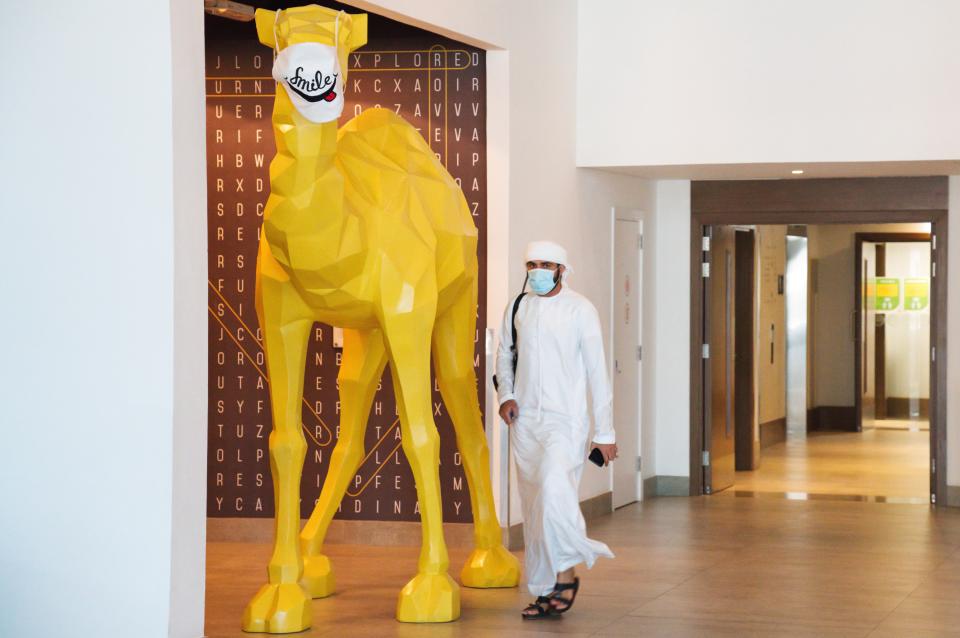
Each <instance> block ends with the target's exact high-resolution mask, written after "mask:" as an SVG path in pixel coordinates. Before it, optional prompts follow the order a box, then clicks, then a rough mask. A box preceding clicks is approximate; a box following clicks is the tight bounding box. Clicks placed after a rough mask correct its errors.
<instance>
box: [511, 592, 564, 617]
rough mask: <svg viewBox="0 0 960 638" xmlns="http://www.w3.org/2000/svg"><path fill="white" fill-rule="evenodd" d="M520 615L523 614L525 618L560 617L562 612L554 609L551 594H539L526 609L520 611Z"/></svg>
mask: <svg viewBox="0 0 960 638" xmlns="http://www.w3.org/2000/svg"><path fill="white" fill-rule="evenodd" d="M551 595H552V594H551ZM520 615H521V616H523V619H524V620H537V619H540V618H559V617H560V614H558V613H557V612H555V611H554V610H553V604H552V603H551V601H550V597H549V596H537V599H536V600H535V601H534V602H532V603H530V604H529V605H527V607H526V609H524V610H523V611H521V612H520Z"/></svg>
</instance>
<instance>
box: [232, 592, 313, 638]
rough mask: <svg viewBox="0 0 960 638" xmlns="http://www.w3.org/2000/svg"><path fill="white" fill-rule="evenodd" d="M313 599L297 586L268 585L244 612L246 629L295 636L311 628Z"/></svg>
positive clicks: (244, 627)
mask: <svg viewBox="0 0 960 638" xmlns="http://www.w3.org/2000/svg"><path fill="white" fill-rule="evenodd" d="M310 622H311V613H310V598H309V597H308V596H307V594H306V592H305V591H303V588H302V587H300V585H299V584H297V583H283V584H280V585H271V584H267V585H264V586H263V587H261V588H260V591H258V592H257V595H256V596H254V597H253V600H251V601H250V602H249V603H248V604H247V608H246V609H244V610H243V625H242V627H243V630H244V631H251V632H261V633H268V634H291V633H294V632H297V631H304V630H305V629H309V628H310Z"/></svg>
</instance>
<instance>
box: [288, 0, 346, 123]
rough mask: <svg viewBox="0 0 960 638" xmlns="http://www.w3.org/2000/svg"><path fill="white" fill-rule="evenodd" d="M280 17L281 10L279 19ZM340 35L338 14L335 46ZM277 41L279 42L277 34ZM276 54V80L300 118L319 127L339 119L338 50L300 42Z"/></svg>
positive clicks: (340, 87) (339, 74) (340, 76)
mask: <svg viewBox="0 0 960 638" xmlns="http://www.w3.org/2000/svg"><path fill="white" fill-rule="evenodd" d="M279 15H280V11H279V10H278V11H277V16H278V19H279ZM274 25H276V22H275V23H274ZM274 29H276V26H274ZM339 35H340V15H339V14H337V20H336V22H335V24H334V29H333V41H334V43H336V42H337V38H338V37H339ZM274 40H275V41H279V40H278V39H277V34H276V32H274ZM274 52H275V57H274V59H273V79H274V80H276V81H277V83H278V84H279V85H280V86H282V87H283V89H284V90H285V91H286V92H287V95H288V96H289V97H290V101H291V102H293V106H294V108H296V109H297V111H298V112H299V113H300V115H302V116H303V117H305V118H307V119H308V120H310V121H311V122H315V123H317V124H322V123H324V122H332V121H334V120H336V119H337V118H339V117H340V114H341V113H343V73H342V72H341V70H340V58H339V56H337V47H335V46H330V45H329V44H320V43H319V42H301V43H299V44H291V45H290V46H288V47H287V48H286V49H284V50H283V51H280V52H279V53H277V52H276V50H274Z"/></svg>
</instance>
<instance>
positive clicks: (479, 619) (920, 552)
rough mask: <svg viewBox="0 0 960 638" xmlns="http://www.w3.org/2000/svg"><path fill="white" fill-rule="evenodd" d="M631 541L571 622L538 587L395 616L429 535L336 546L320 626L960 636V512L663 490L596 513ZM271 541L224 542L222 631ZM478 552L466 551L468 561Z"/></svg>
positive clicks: (358, 632) (386, 630) (218, 552)
mask: <svg viewBox="0 0 960 638" xmlns="http://www.w3.org/2000/svg"><path fill="white" fill-rule="evenodd" d="M590 527H591V535H592V536H595V537H596V538H599V539H601V540H603V541H605V542H607V543H608V544H609V545H610V547H611V548H612V549H613V550H614V552H615V553H616V554H617V558H616V559H614V560H601V562H599V563H598V564H597V566H595V567H594V569H593V570H591V571H582V572H581V576H582V580H583V585H582V590H581V593H580V596H579V598H578V599H577V603H576V606H575V607H574V610H573V611H572V612H570V614H568V615H566V616H564V617H563V618H561V619H559V620H551V621H523V620H521V619H520V617H519V610H520V608H521V607H522V606H523V605H524V604H526V603H527V602H529V601H528V599H529V596H527V595H526V594H524V593H522V592H521V591H518V590H516V589H514V590H470V589H466V588H462V589H461V592H462V617H461V619H460V620H459V621H458V622H455V623H449V624H444V625H405V624H401V623H398V622H396V621H395V620H394V619H393V612H394V605H395V600H396V594H397V592H398V590H399V589H400V587H401V586H402V585H403V584H404V582H405V581H406V579H407V578H409V577H410V576H411V575H412V571H413V570H414V568H415V565H416V555H417V548H415V547H400V548H388V547H357V546H348V545H334V546H330V548H329V551H330V554H331V556H332V558H333V561H334V565H335V567H336V569H337V578H338V583H339V591H338V593H337V594H336V595H334V596H333V597H331V598H327V599H324V600H316V601H314V602H313V610H314V627H313V629H312V630H310V631H309V632H306V633H304V634H301V635H307V636H311V637H312V636H330V637H333V636H338V637H339V636H377V637H384V638H385V637H388V636H401V637H408V636H409V637H413V636H416V637H420V636H426V637H448V636H478V637H488V636H489V637H495V638H509V637H511V636H521V637H533V636H537V635H540V636H546V635H554V634H567V635H571V636H697V637H702V636H738V637H739V636H752V637H755V636H771V637H773V636H776V637H785V636H811V637H813V636H816V637H828V638H830V637H841V636H851V637H853V636H874V637H882V636H890V637H910V638H927V637H932V636H960V511H957V510H953V509H951V510H933V509H931V508H929V507H928V506H926V505H900V504H889V503H873V502H851V501H834V500H809V501H794V500H788V499H782V498H741V497H736V496H735V495H734V493H733V492H731V493H727V494H719V495H715V496H712V497H701V498H660V499H652V500H650V501H647V502H646V503H644V504H642V505H632V506H629V507H626V508H623V509H621V510H618V511H617V512H615V513H614V514H612V515H609V516H605V517H602V518H600V519H596V520H595V521H592V522H591V526H590ZM268 554H269V548H268V547H267V546H265V545H249V544H233V543H214V544H210V545H208V570H207V571H208V574H207V634H208V635H209V636H211V637H214V638H222V637H228V636H242V635H246V634H243V633H242V632H241V631H240V630H239V624H240V615H241V612H242V610H243V606H244V603H245V602H246V600H247V599H248V597H249V596H250V595H252V594H253V593H254V592H255V591H256V590H257V588H258V587H259V585H260V584H261V579H262V578H263V576H264V574H265V562H266V560H267V558H268ZM464 557H465V551H464V550H456V551H453V552H452V557H451V558H452V560H453V561H454V563H453V564H454V565H457V566H459V564H460V563H461V562H462V561H463V559H464Z"/></svg>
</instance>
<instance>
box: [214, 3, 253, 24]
mask: <svg viewBox="0 0 960 638" xmlns="http://www.w3.org/2000/svg"><path fill="white" fill-rule="evenodd" d="M203 10H204V11H206V12H207V13H209V14H210V15H214V16H220V17H221V18H230V19H231V20H240V21H241V22H250V21H251V20H253V12H254V8H253V7H251V6H250V5H249V4H240V3H239V2H231V1H230V0H203Z"/></svg>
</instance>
